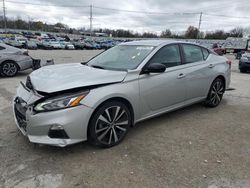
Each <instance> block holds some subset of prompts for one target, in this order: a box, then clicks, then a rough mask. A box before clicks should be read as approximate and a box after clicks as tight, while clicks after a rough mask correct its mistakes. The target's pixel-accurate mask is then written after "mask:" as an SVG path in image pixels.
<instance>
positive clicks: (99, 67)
mask: <svg viewBox="0 0 250 188" xmlns="http://www.w3.org/2000/svg"><path fill="white" fill-rule="evenodd" d="M91 67H93V68H96V69H104V67H102V66H99V65H91Z"/></svg>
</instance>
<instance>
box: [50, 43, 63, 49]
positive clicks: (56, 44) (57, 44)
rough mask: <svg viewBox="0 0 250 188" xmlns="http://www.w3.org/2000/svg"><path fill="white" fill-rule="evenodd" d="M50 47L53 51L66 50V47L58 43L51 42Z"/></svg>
mask: <svg viewBox="0 0 250 188" xmlns="http://www.w3.org/2000/svg"><path fill="white" fill-rule="evenodd" d="M50 46H51V47H52V48H53V49H64V46H62V45H61V44H60V42H58V41H50Z"/></svg>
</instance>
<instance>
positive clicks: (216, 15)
mask: <svg viewBox="0 0 250 188" xmlns="http://www.w3.org/2000/svg"><path fill="white" fill-rule="evenodd" d="M204 14H205V15H207V16H215V17H224V18H235V19H250V17H246V16H243V17H242V16H228V15H223V14H210V13H204Z"/></svg>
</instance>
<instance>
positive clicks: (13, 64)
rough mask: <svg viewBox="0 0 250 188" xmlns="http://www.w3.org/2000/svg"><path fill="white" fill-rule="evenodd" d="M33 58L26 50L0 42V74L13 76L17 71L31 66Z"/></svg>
mask: <svg viewBox="0 0 250 188" xmlns="http://www.w3.org/2000/svg"><path fill="white" fill-rule="evenodd" d="M32 63H33V60H32V58H31V57H30V56H29V55H28V51H27V50H21V49H18V48H15V47H12V46H9V45H6V44H3V43H0V74H1V75H3V76H7V77H13V76H15V75H16V74H17V73H18V71H23V70H26V69H29V68H32Z"/></svg>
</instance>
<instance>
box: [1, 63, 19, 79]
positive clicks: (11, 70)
mask: <svg viewBox="0 0 250 188" xmlns="http://www.w3.org/2000/svg"><path fill="white" fill-rule="evenodd" d="M0 72H1V74H2V75H4V76H7V77H13V76H15V75H16V74H17V72H18V65H17V64H16V63H15V62H14V61H6V62H4V63H3V64H2V65H1V67H0Z"/></svg>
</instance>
